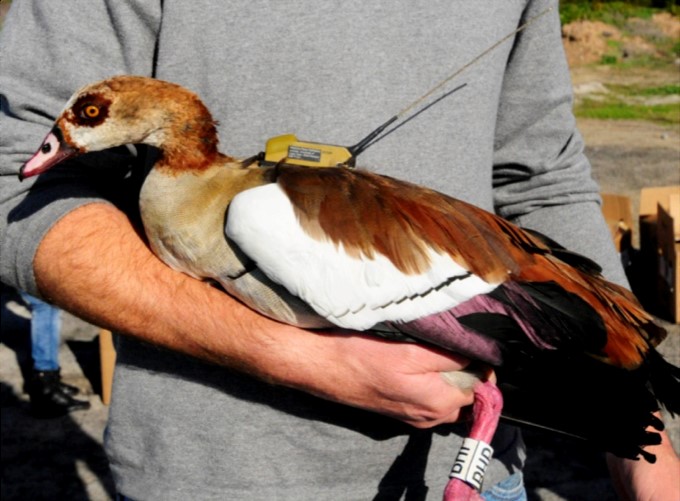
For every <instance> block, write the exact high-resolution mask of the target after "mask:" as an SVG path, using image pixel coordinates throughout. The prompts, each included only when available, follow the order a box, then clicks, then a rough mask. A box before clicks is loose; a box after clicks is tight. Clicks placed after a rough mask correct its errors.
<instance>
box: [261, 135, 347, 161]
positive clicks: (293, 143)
mask: <svg viewBox="0 0 680 501" xmlns="http://www.w3.org/2000/svg"><path fill="white" fill-rule="evenodd" d="M351 158H352V154H351V153H350V152H349V149H348V148H346V147H344V146H334V145H332V144H322V143H310V142H306V141H298V138H297V137H296V136H295V135H294V134H284V135H283V136H276V137H272V138H271V139H269V140H268V141H267V145H266V147H265V151H264V161H265V163H268V164H277V163H279V162H283V163H287V164H293V165H302V166H305V167H337V166H338V165H347V164H349V162H350V159H351Z"/></svg>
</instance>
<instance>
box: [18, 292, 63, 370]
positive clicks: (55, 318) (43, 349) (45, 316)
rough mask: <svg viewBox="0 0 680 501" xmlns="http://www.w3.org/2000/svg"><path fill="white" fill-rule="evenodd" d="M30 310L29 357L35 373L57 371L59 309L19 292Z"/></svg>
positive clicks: (59, 328) (59, 325)
mask: <svg viewBox="0 0 680 501" xmlns="http://www.w3.org/2000/svg"><path fill="white" fill-rule="evenodd" d="M21 297H22V298H23V300H24V301H25V302H26V305H27V306H28V307H29V308H30V310H31V357H32V358H33V368H34V369H35V370H37V371H56V370H58V369H59V342H60V331H61V311H60V310H59V308H57V307H55V306H52V305H51V304H48V303H45V302H44V301H41V300H40V299H38V298H36V297H33V296H31V295H30V294H26V293H25V292H21Z"/></svg>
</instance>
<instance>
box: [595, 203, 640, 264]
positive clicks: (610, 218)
mask: <svg viewBox="0 0 680 501" xmlns="http://www.w3.org/2000/svg"><path fill="white" fill-rule="evenodd" d="M602 214H603V215H604V219H605V221H607V225H608V226H609V231H611V234H612V239H613V240H614V245H616V250H618V251H619V253H622V252H625V251H626V250H627V249H629V248H630V247H632V245H633V209H632V202H631V200H630V198H629V197H626V196H624V195H616V194H614V193H602Z"/></svg>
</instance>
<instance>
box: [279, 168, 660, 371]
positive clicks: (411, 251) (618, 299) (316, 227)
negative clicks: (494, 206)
mask: <svg viewBox="0 0 680 501" xmlns="http://www.w3.org/2000/svg"><path fill="white" fill-rule="evenodd" d="M277 182H278V183H279V185H280V186H281V187H282V188H283V189H284V191H285V192H286V194H287V195H288V197H289V198H290V200H291V202H292V204H293V205H294V207H295V208H296V211H297V213H298V217H299V218H300V221H301V224H302V225H303V226H304V227H305V228H306V229H307V231H308V232H309V233H310V234H311V235H312V236H315V238H322V237H323V238H328V239H330V240H331V241H333V242H334V243H336V244H338V243H342V245H343V247H344V248H345V249H346V251H347V252H350V253H362V254H364V255H366V256H369V257H370V256H372V255H373V253H374V252H375V251H377V252H380V253H382V254H384V255H385V256H387V257H388V258H389V259H390V260H391V261H392V262H393V263H394V264H395V266H396V267H397V268H399V269H400V270H401V271H403V272H404V273H419V272H422V271H424V270H425V269H427V267H428V265H429V262H428V259H427V257H426V255H425V247H426V246H431V247H433V248H434V249H437V250H438V251H440V252H446V253H448V254H449V255H450V256H451V257H452V258H453V259H454V260H455V261H457V262H458V263H459V264H461V265H462V266H463V267H464V268H466V269H467V270H469V271H470V272H472V273H474V274H476V275H477V276H479V277H481V278H483V279H484V280H486V281H488V282H491V283H502V282H504V281H506V280H509V279H510V280H516V281H518V282H538V283H541V282H554V283H556V284H558V285H559V286H560V287H561V288H563V289H564V290H566V291H568V292H571V293H574V294H576V295H577V296H579V297H581V298H582V299H583V300H584V301H586V302H587V303H588V304H589V305H590V306H591V307H592V308H593V309H594V310H595V311H597V313H598V314H599V315H600V317H602V320H603V322H604V325H605V327H606V331H607V343H606V346H605V347H604V349H603V352H604V358H605V359H606V361H608V362H609V363H612V364H614V365H619V366H622V367H626V368H635V367H638V366H639V365H640V364H641V363H642V360H643V355H644V354H645V353H646V352H647V351H648V349H649V345H650V344H651V345H656V344H658V342H660V340H661V339H663V336H664V331H663V330H662V329H660V328H658V327H656V326H655V325H654V324H653V323H652V322H651V320H652V319H651V317H650V316H649V315H648V314H647V313H646V312H645V311H644V310H643V309H642V308H641V307H640V306H639V304H638V302H637V301H636V300H635V298H634V297H633V296H632V294H630V293H629V292H628V291H626V290H625V289H623V288H621V287H618V286H616V285H614V284H611V283H609V282H606V281H605V280H604V279H603V278H602V277H601V276H599V274H597V273H595V271H596V269H597V268H596V265H594V264H593V263H590V262H589V261H588V260H587V259H586V258H579V257H577V256H576V257H572V259H573V260H574V261H575V262H576V267H572V266H569V265H567V264H565V262H564V261H562V260H561V259H559V258H558V257H556V255H560V253H562V255H565V253H567V252H568V251H566V250H565V249H562V248H561V247H559V246H557V244H555V243H554V242H552V241H550V240H549V239H547V238H542V237H541V236H540V235H537V234H533V233H530V232H527V231H524V230H522V229H520V228H518V227H517V226H515V225H512V224H511V223H509V222H507V221H506V220H504V219H502V218H499V217H497V216H495V215H493V214H490V213H488V212H486V211H483V210H481V209H478V208H476V207H474V206H472V205H469V204H466V203H464V202H462V201H459V200H455V199H453V198H450V197H447V196H445V195H443V194H441V193H438V192H435V191H432V190H427V189H424V188H422V187H418V186H415V185H412V184H409V183H406V182H403V181H398V180H395V179H392V178H389V177H384V176H378V175H375V174H372V173H368V172H364V171H350V170H347V169H309V168H304V167H294V166H281V167H280V168H279V176H278V179H277ZM401 235H403V238H401V237H400V236H401ZM395 236H397V237H396V238H395ZM552 249H554V251H555V253H554V254H555V255H553V251H552ZM579 259H580V260H581V261H580V265H579ZM594 355H595V354H594Z"/></svg>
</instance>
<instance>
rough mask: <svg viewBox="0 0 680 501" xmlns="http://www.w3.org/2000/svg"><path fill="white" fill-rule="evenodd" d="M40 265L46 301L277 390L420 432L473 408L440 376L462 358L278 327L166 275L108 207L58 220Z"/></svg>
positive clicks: (220, 295) (213, 292)
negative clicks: (330, 402)
mask: <svg viewBox="0 0 680 501" xmlns="http://www.w3.org/2000/svg"><path fill="white" fill-rule="evenodd" d="M34 268H35V273H36V280H37V283H38V286H39V288H40V290H41V292H42V293H43V295H44V296H45V297H46V298H48V299H50V300H51V301H53V302H54V303H56V304H58V305H59V306H61V307H62V308H64V309H66V310H69V311H71V312H73V313H74V314H76V315H79V316H80V317H82V318H84V319H86V320H88V321H90V322H92V323H94V324H95V325H99V326H101V327H105V328H108V329H111V330H114V331H117V332H121V333H124V334H127V335H131V336H134V337H136V338H138V339H141V340H144V341H147V342H150V343H154V344H156V345H159V346H163V347H165V348H169V349H172V350H175V351H179V352H182V353H186V354H188V355H192V356H194V357H198V358H201V359H203V360H207V361H211V362H214V363H218V364H221V365H224V366H227V367H231V368H234V369H238V370H241V371H244V372H247V373H250V374H252V375H254V376H256V377H258V378H260V379H264V380H266V381H269V382H271V383H274V384H279V385H284V386H289V387H293V388H298V389H301V390H304V391H307V392H309V393H312V394H315V395H317V396H321V397H323V398H326V399H330V400H334V401H337V402H341V403H345V404H348V405H352V406H355V407H360V408H363V409H369V410H372V411H375V412H379V413H382V414H385V415H388V416H392V417H394V418H397V419H400V420H402V421H405V422H407V423H410V424H412V425H414V426H417V427H422V428H425V427H430V426H434V425H437V424H440V423H444V422H453V421H455V420H456V419H457V418H458V414H459V410H460V407H461V406H464V405H469V404H471V403H472V394H471V393H465V392H462V391H460V390H458V389H456V388H454V387H453V386H451V385H450V384H449V383H446V382H445V381H444V379H443V378H442V376H441V375H440V372H448V371H456V370H459V369H461V368H463V367H464V366H465V365H467V361H466V360H465V359H463V358H457V357H454V356H449V355H443V354H441V353H439V352H436V351H434V350H431V349H428V348H424V347H421V346H416V345H414V344H410V343H392V342H387V341H383V340H379V339H374V338H370V337H368V336H360V335H352V334H348V335H345V334H337V335H332V334H319V333H311V332H308V331H305V330H302V329H298V328H295V327H291V326H288V325H283V324H280V323H278V322H274V321H272V320H270V319H268V318H265V317H263V316H261V315H259V314H257V313H255V312H253V311H252V310H250V309H248V308H247V307H245V306H244V305H243V304H241V303H240V302H238V301H236V300H234V299H232V298H230V297H229V296H227V295H226V294H225V293H224V292H222V291H220V290H217V289H215V288H214V287H212V286H210V285H208V284H206V283H203V282H200V281H198V280H195V279H193V278H191V277H188V276H186V275H184V274H181V273H178V272H176V271H173V270H171V269H170V268H168V267H167V266H166V265H165V264H163V263H162V262H161V261H160V260H159V259H158V258H156V256H154V255H153V254H152V253H151V251H150V250H149V249H148V248H147V246H146V245H145V243H144V241H143V239H142V238H141V237H140V235H139V234H138V233H137V232H136V231H135V229H134V228H133V226H132V225H131V223H130V221H129V220H128V218H127V217H126V216H125V215H124V214H123V213H122V212H120V211H119V210H118V209H117V208H115V207H113V206H110V205H106V204H90V205H86V206H83V207H80V208H79V209H77V210H75V211H73V212H71V213H69V214H67V215H66V216H65V217H64V218H62V219H61V220H60V221H59V222H57V223H56V224H55V226H54V227H53V228H52V229H51V230H50V231H49V232H48V233H47V235H46V236H45V238H44V239H43V241H42V242H41V244H40V246H39V248H38V252H37V254H36V258H35V263H34Z"/></svg>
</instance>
